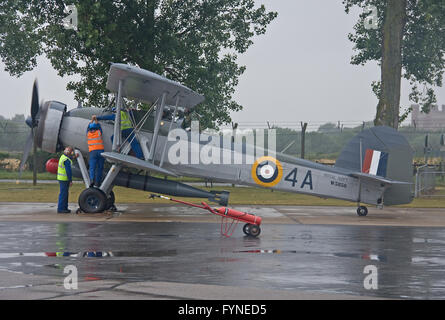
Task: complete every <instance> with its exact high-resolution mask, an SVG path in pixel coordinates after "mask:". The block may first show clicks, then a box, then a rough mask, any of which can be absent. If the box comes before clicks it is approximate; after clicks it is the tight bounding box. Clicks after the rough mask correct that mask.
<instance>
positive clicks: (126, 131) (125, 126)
mask: <svg viewBox="0 0 445 320" xmlns="http://www.w3.org/2000/svg"><path fill="white" fill-rule="evenodd" d="M113 112H116V109H115V108H113ZM96 119H97V120H98V121H100V120H113V121H114V120H115V119H116V114H115V113H113V114H110V115H106V116H99V117H96ZM121 133H122V139H124V140H129V141H130V143H131V149H132V150H133V152H134V153H135V155H136V157H138V158H139V159H142V160H144V154H143V152H142V148H141V145H140V144H139V141H138V140H137V139H136V137H135V136H134V129H133V126H132V125H131V121H130V115H129V114H128V113H127V112H126V111H123V110H121ZM111 139H112V140H113V137H111Z"/></svg>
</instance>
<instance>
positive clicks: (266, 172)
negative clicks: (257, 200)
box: [252, 157, 283, 187]
mask: <svg viewBox="0 0 445 320" xmlns="http://www.w3.org/2000/svg"><path fill="white" fill-rule="evenodd" d="M282 177H283V167H282V166H281V163H280V162H279V161H278V160H277V159H275V158H273V157H261V158H258V159H257V160H256V161H255V163H254V164H253V165H252V178H253V181H255V182H256V183H257V184H258V185H260V186H263V187H273V186H275V185H276V184H277V183H278V182H280V181H281V178H282Z"/></svg>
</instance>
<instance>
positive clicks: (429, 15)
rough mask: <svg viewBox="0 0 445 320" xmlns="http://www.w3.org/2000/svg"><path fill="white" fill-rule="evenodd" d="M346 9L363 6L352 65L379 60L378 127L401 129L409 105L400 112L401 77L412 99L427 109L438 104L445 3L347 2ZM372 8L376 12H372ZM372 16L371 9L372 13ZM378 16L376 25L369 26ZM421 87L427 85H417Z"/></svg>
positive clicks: (436, 0)
mask: <svg viewBox="0 0 445 320" xmlns="http://www.w3.org/2000/svg"><path fill="white" fill-rule="evenodd" d="M343 4H344V5H345V8H346V12H347V13H349V11H350V9H351V7H353V6H357V7H360V8H362V9H364V11H363V13H362V14H361V15H360V18H359V20H358V22H357V23H356V25H355V26H354V33H351V34H349V39H350V40H351V41H352V42H353V43H354V44H355V46H354V50H355V51H356V54H355V55H354V56H353V57H352V60H351V63H352V64H356V65H364V64H365V63H366V62H368V61H378V62H379V65H380V68H381V79H380V81H375V82H373V83H372V88H373V91H374V93H375V94H376V95H377V97H378V99H379V102H378V105H377V112H376V117H375V120H374V124H375V125H388V126H391V127H394V128H398V125H399V123H400V122H401V121H403V120H404V119H405V118H406V117H407V115H408V114H409V112H411V108H410V107H408V108H406V111H405V112H404V113H402V114H400V88H401V79H402V77H403V78H405V79H407V80H408V81H409V83H410V86H411V93H410V95H409V98H410V101H412V102H415V103H419V104H421V106H422V111H423V112H429V110H430V108H431V106H432V105H433V104H434V103H435V102H436V96H435V93H434V87H441V86H442V81H443V73H444V66H445V60H444V59H445V58H444V57H445V2H444V1H441V0H421V1H420V0H343ZM370 8H373V9H374V13H375V14H376V15H375V16H370V11H373V10H369V9H370ZM371 14H372V13H371ZM372 19H373V20H374V22H375V28H374V27H372V26H371V27H370V24H369V22H370V20H372ZM419 87H423V89H419Z"/></svg>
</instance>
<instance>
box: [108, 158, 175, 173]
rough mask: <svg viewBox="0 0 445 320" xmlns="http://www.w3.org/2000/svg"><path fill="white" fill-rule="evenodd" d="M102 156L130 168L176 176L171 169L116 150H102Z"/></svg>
mask: <svg viewBox="0 0 445 320" xmlns="http://www.w3.org/2000/svg"><path fill="white" fill-rule="evenodd" d="M101 155H102V157H104V158H105V159H107V161H109V162H111V163H117V164H122V165H124V166H127V167H130V168H134V169H139V170H146V171H154V172H157V173H160V174H166V175H170V176H175V177H176V176H177V175H176V174H174V173H173V172H171V171H168V170H165V169H162V168H161V167H158V166H155V165H154V164H152V163H150V162H147V161H144V160H141V159H138V158H135V157H132V156H128V155H125V154H122V153H117V152H103V153H102V154H101Z"/></svg>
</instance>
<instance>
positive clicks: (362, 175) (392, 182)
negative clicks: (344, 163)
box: [350, 172, 412, 185]
mask: <svg viewBox="0 0 445 320" xmlns="http://www.w3.org/2000/svg"><path fill="white" fill-rule="evenodd" d="M350 175H351V176H352V177H355V178H358V179H361V180H368V181H373V182H378V183H383V184H386V185H395V184H404V185H410V184H412V183H411V182H405V181H396V180H392V179H388V178H383V177H379V176H375V175H372V174H367V173H363V172H354V173H351V174H350Z"/></svg>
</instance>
